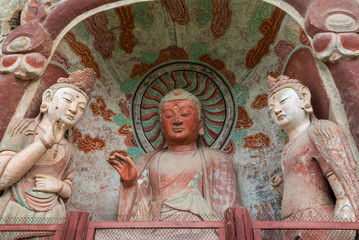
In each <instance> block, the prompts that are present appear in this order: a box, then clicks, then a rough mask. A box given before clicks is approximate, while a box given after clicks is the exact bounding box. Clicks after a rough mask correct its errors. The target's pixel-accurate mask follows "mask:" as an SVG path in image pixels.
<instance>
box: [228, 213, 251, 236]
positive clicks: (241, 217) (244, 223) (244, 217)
mask: <svg viewBox="0 0 359 240" xmlns="http://www.w3.org/2000/svg"><path fill="white" fill-rule="evenodd" d="M225 221H226V222H225V224H226V238H227V240H253V229H252V223H251V219H250V216H249V212H248V210H247V209H246V208H242V207H241V208H235V207H233V208H228V209H227V210H226V212H225Z"/></svg>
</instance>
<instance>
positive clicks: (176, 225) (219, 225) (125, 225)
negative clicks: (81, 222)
mask: <svg viewBox="0 0 359 240" xmlns="http://www.w3.org/2000/svg"><path fill="white" fill-rule="evenodd" d="M225 227H226V226H225V222H224V221H206V222H199V221H185V222H177V221H176V222H172V221H160V222H89V225H88V231H87V237H86V240H92V239H94V237H95V231H96V229H169V228H170V229H218V235H219V238H218V239H219V240H225V239H226V232H225V230H226V229H225Z"/></svg>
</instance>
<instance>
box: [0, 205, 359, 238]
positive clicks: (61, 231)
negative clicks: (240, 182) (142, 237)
mask: <svg viewBox="0 0 359 240" xmlns="http://www.w3.org/2000/svg"><path fill="white" fill-rule="evenodd" d="M90 219H91V215H90V214H89V213H87V212H82V211H72V212H70V213H69V214H68V215H67V218H66V222H65V223H64V224H0V232H1V231H7V232H11V231H51V232H54V234H55V235H54V239H55V240H60V239H61V240H62V239H66V240H73V239H74V240H75V239H76V240H92V239H94V238H95V234H96V231H97V230H110V231H111V229H123V230H126V229H216V230H217V232H218V235H219V240H224V239H230V240H262V231H267V230H286V231H287V230H303V229H304V230H359V222H309V221H308V222H283V221H253V222H252V221H251V220H250V216H249V213H248V211H247V209H245V208H229V209H228V210H227V211H226V213H225V220H224V221H203V222H201V221H194V222H193V221H181V222H175V221H154V222H137V221H136V222H97V221H90ZM166 240H167V239H166Z"/></svg>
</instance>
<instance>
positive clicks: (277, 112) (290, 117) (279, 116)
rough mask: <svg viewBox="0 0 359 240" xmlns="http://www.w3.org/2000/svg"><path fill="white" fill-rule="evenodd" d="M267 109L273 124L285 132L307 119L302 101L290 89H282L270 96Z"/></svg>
mask: <svg viewBox="0 0 359 240" xmlns="http://www.w3.org/2000/svg"><path fill="white" fill-rule="evenodd" d="M268 108H269V113H270V115H271V117H272V119H273V121H274V123H275V124H277V125H278V126H279V128H281V129H284V130H286V131H288V130H291V129H293V128H295V127H297V126H299V125H300V124H301V123H302V122H303V121H304V120H305V119H306V118H309V115H308V114H307V113H306V112H305V110H304V101H303V100H302V99H300V98H299V97H298V95H297V92H296V91H295V90H294V89H292V88H283V89H281V90H279V91H278V92H276V93H274V94H273V95H272V96H270V97H269V99H268Z"/></svg>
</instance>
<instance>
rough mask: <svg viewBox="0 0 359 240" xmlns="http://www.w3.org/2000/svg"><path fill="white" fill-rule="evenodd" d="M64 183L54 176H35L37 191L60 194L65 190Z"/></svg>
mask: <svg viewBox="0 0 359 240" xmlns="http://www.w3.org/2000/svg"><path fill="white" fill-rule="evenodd" d="M63 184H64V183H63V182H62V181H61V180H59V179H57V178H55V177H54V176H51V175H45V174H38V175H35V186H36V187H35V188H34V190H35V191H41V192H49V193H59V192H60V191H61V190H62V188H63Z"/></svg>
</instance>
